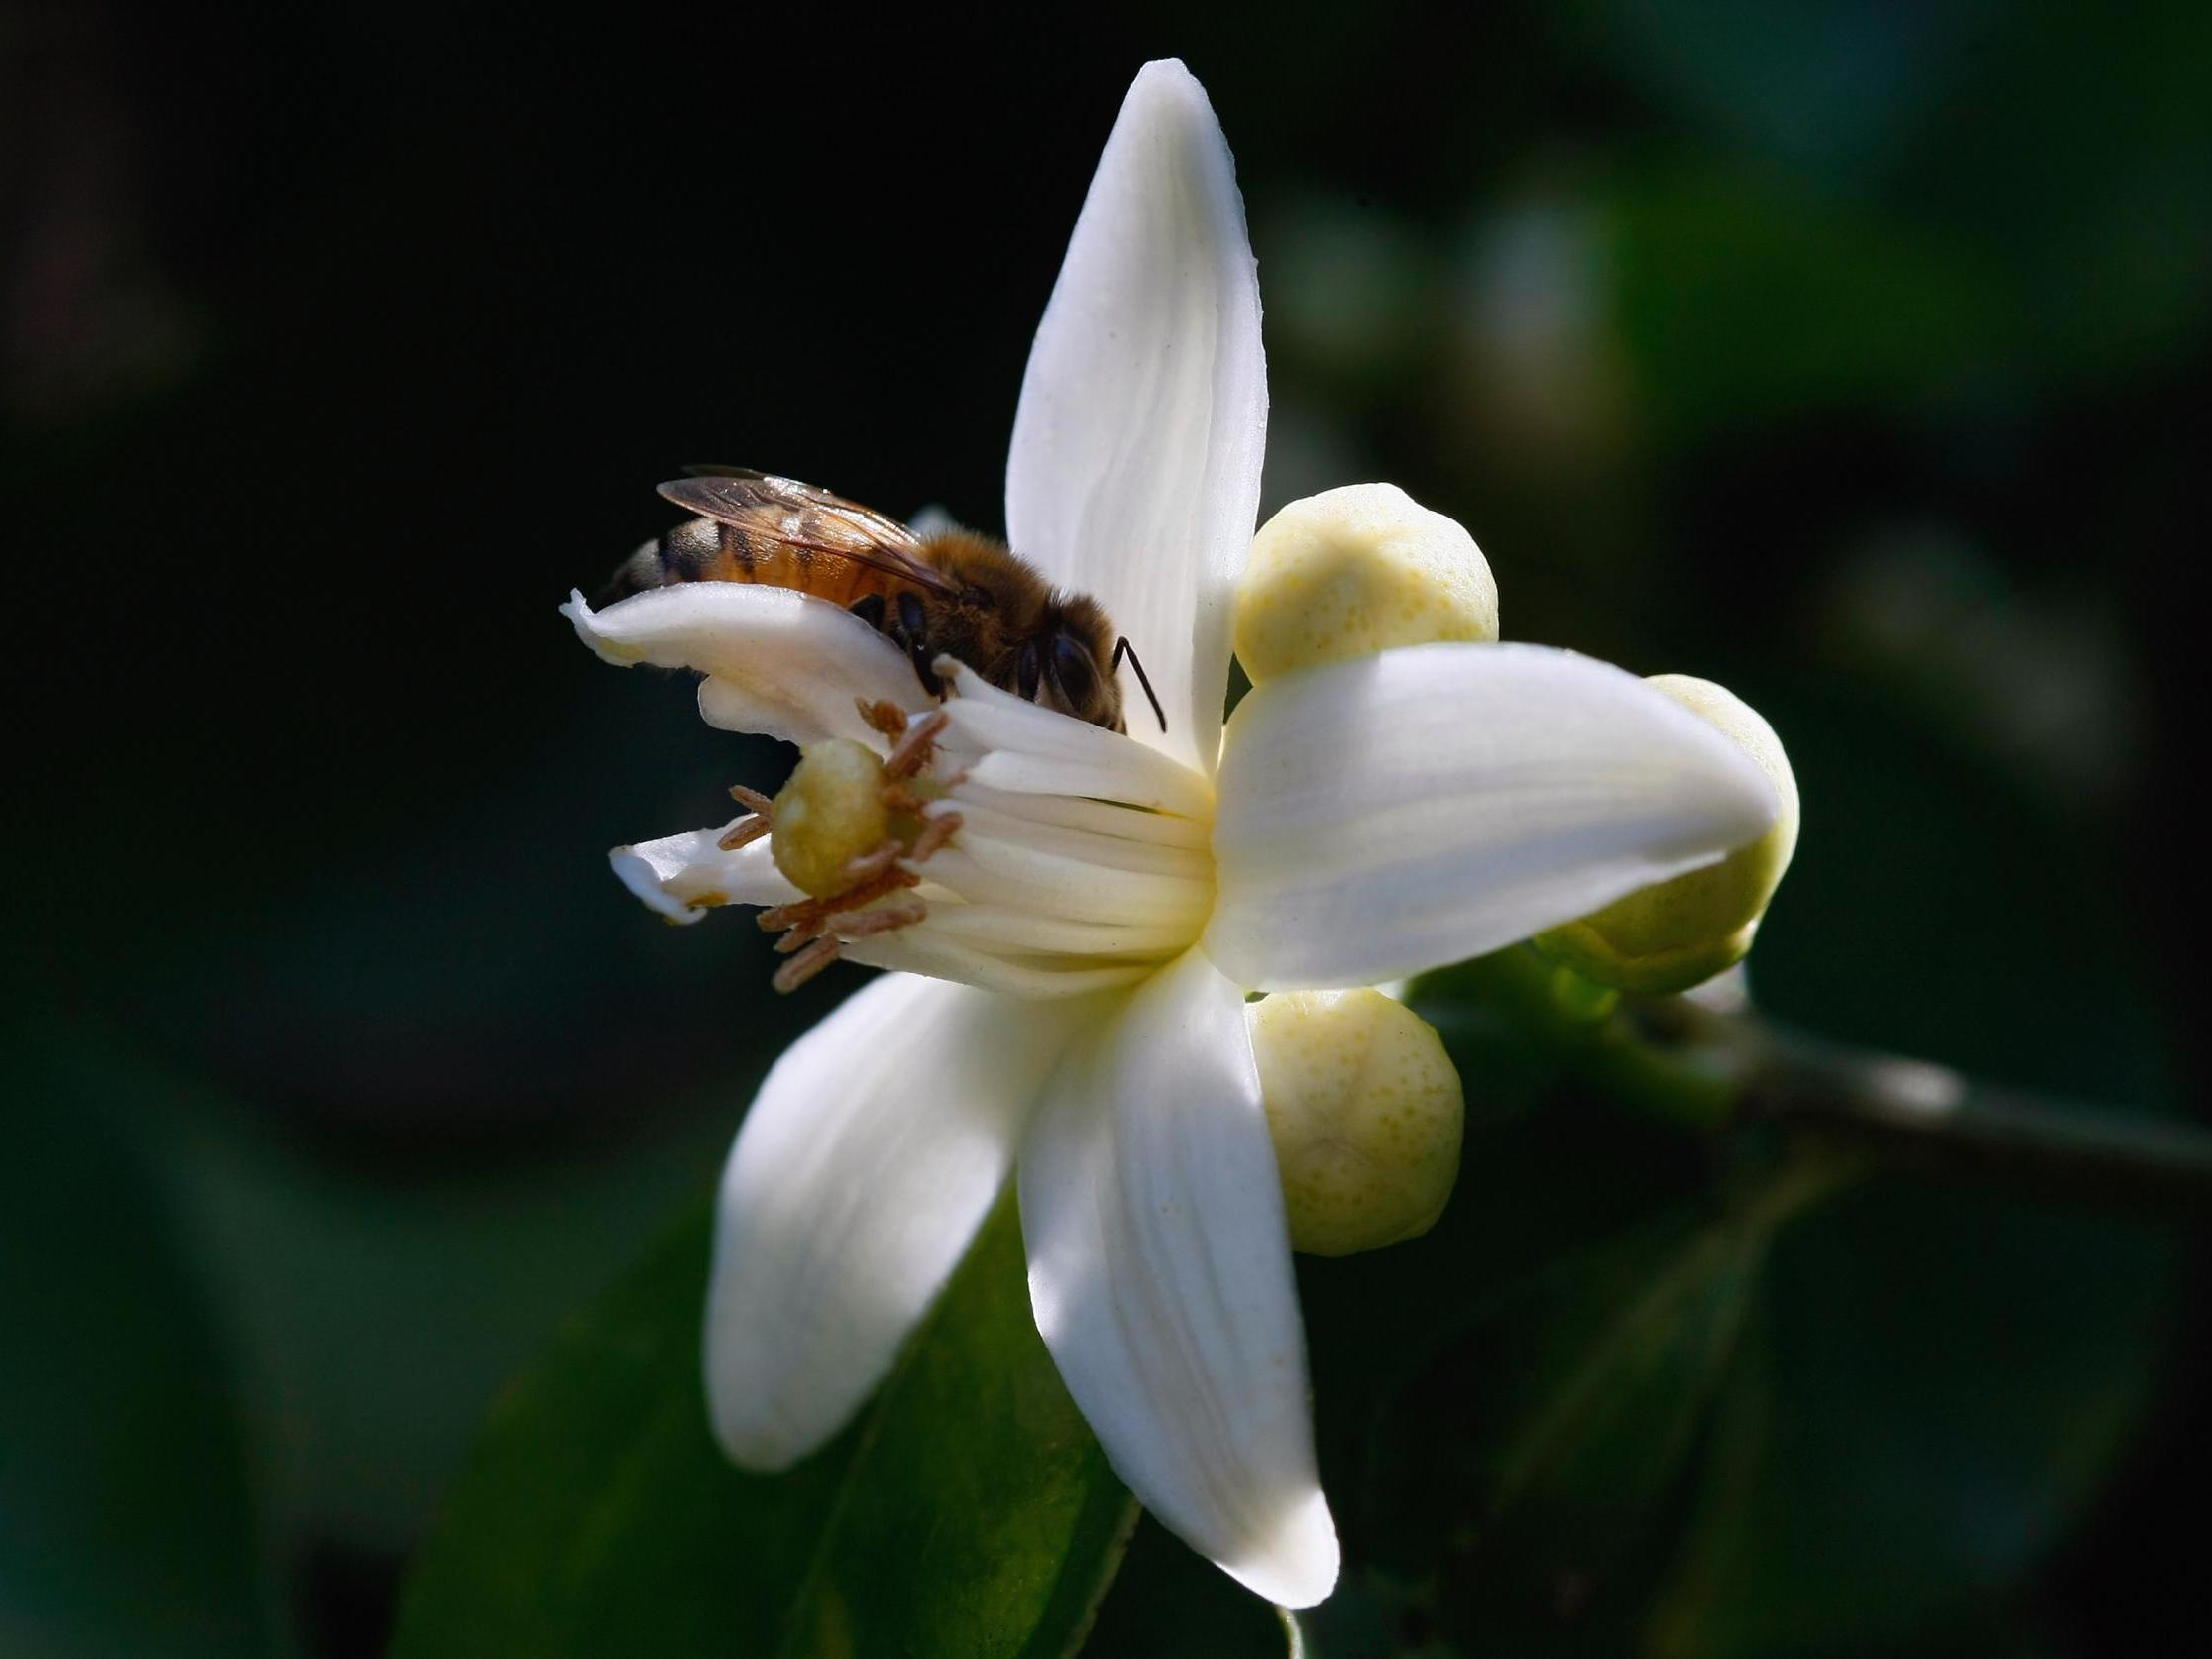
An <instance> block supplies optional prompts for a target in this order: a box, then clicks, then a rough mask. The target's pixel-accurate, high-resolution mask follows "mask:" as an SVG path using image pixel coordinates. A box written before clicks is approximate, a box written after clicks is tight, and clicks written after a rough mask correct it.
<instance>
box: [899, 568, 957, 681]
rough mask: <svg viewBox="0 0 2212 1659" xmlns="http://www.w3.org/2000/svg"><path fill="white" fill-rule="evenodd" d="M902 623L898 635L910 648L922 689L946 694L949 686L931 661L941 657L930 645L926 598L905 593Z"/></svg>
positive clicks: (909, 655)
mask: <svg viewBox="0 0 2212 1659" xmlns="http://www.w3.org/2000/svg"><path fill="white" fill-rule="evenodd" d="M898 611H899V626H898V629H897V631H896V633H895V634H894V637H895V638H896V639H897V640H898V642H899V643H900V644H901V645H903V646H905V647H906V657H907V661H908V662H910V663H912V664H913V665H914V676H915V678H916V679H918V680H920V681H921V682H922V690H924V691H925V692H927V693H929V694H930V696H932V697H943V696H944V695H945V688H944V686H943V685H942V684H941V683H940V682H939V680H938V678H937V671H936V670H935V669H933V668H931V667H930V664H932V663H933V662H935V661H936V660H937V652H936V651H935V650H934V649H933V648H932V647H931V645H930V637H929V619H928V617H927V615H925V613H924V612H923V610H922V601H921V599H920V598H919V597H917V596H916V595H914V594H912V593H902V594H900V595H899V602H898Z"/></svg>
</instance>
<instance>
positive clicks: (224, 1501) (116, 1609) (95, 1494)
mask: <svg viewBox="0 0 2212 1659" xmlns="http://www.w3.org/2000/svg"><path fill="white" fill-rule="evenodd" d="M134 1087H135V1088H138V1089H141V1090H142V1088H143V1085H142V1083H139V1082H137V1081H136V1080H135V1079H133V1078H132V1077H131V1076H130V1075H129V1074H126V1073H123V1072H121V1071H119V1070H117V1071H114V1072H112V1073H111V1072H110V1071H109V1070H108V1069H107V1068H105V1067H99V1066H92V1067H81V1066H78V1065H75V1064H67V1063H50V1062H49V1061H48V1060H47V1059H46V1058H45V1056H43V1055H41V1056H40V1057H38V1058H36V1059H33V1060H32V1061H31V1062H30V1063H29V1064H26V1065H11V1066H9V1067H8V1069H7V1073H6V1075H5V1078H4V1087H0V1092H4V1093H5V1095H6V1096H7V1098H8V1103H9V1104H8V1109H7V1111H6V1112H5V1113H0V1329H5V1331H6V1333H7V1338H6V1341H5V1342H4V1343H0V1419H4V1420H5V1421H6V1423H7V1424H8V1432H7V1440H6V1445H5V1449H4V1450H0V1652H5V1653H7V1654H9V1655H10V1656H11V1659H107V1656H109V1655H113V1654H123V1653H127V1654H133V1655H142V1656H144V1659H203V1656H204V1659H218V1656H220V1659H236V1656H238V1655H242V1654H253V1653H263V1652H268V1651H271V1649H272V1648H273V1646H274V1641H273V1637H272V1621H271V1620H270V1618H269V1617H268V1608H267V1607H266V1606H265V1604H264V1601H263V1591H262V1579H261V1560H260V1555H261V1546H260V1540H259V1538H258V1532H257V1525H256V1518H255V1514H254V1509H253V1504H252V1499H251V1494H250V1492H249V1488H248V1483H247V1480H246V1475H245V1460H244V1456H243V1450H242V1447H241V1444H240V1436H239V1432H238V1422H237V1417H236V1412H235V1408H234V1402H233V1398H232V1391H231V1386H230V1377H229V1375H228V1373H227V1370H226V1368H225V1366H224V1364H223V1363H222V1356H221V1354H220V1353H219V1351H218V1349H217V1348H216V1345H215V1344H214V1342H213V1341H212V1340H211V1336H210V1328H209V1322H208V1319H207V1315H206V1310H205V1308H204V1307H203V1305H202V1300H201V1296H200V1292H199V1287H198V1285H197V1284H196V1283H194V1282H193V1280H192V1277H191V1275H190V1274H189V1272H188V1271H187V1269H186V1266H185V1261H184V1256H183V1252H182V1251H181V1250H180V1249H179V1248H178V1241H177V1236H176V1232H175V1230H174V1228H173V1227H172V1225H171V1219H170V1216H169V1215H168V1213H167V1207H166V1205H165V1204H164V1203H163V1201H162V1194H161V1192H160V1189H159V1187H158V1185H157V1183H156V1182H155V1180H154V1179H153V1177H152V1173H151V1170H150V1168H149V1166H148V1161H147V1159H148V1154H149V1145H148V1142H147V1141H146V1140H145V1138H144V1137H143V1136H141V1135H139V1134H138V1133H136V1126H137V1120H136V1118H135V1117H134V1116H133V1114H132V1108H134V1107H135V1106H137V1105H140V1104H142V1103H141V1102H138V1101H134V1100H131V1099H129V1098H128V1093H127V1092H128V1091H129V1090H131V1089H132V1088H134Z"/></svg>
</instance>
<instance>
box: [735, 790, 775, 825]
mask: <svg viewBox="0 0 2212 1659" xmlns="http://www.w3.org/2000/svg"><path fill="white" fill-rule="evenodd" d="M730 798H731V799H732V800H734V801H736V802H737V803H738V804H739V805H740V806H742V807H744V808H745V809H746V810H747V811H749V812H752V813H754V814H755V815H756V816H757V817H759V818H760V819H761V821H762V822H763V823H766V822H768V821H769V819H770V818H772V817H773V816H774V811H775V803H774V801H772V800H770V799H769V798H768V796H766V795H764V794H762V793H761V791H760V790H758V789H748V788H747V787H746V786H745V785H744V784H742V783H733V784H731V785H730Z"/></svg>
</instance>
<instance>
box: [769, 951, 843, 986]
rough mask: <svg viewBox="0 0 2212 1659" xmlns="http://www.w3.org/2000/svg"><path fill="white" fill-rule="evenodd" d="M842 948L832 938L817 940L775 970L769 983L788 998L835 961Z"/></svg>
mask: <svg viewBox="0 0 2212 1659" xmlns="http://www.w3.org/2000/svg"><path fill="white" fill-rule="evenodd" d="M843 948H844V947H843V946H842V945H840V944H839V943H838V942H837V941H836V940H835V939H833V938H818V939H816V940H814V942H813V943H812V944H809V945H808V946H807V947H806V948H805V949H803V950H801V951H800V952H799V953H798V954H797V955H795V956H793V957H792V958H791V959H790V960H789V961H787V962H785V963H784V964H783V965H782V966H781V967H779V968H777V969H776V970H775V977H774V979H772V980H770V981H769V983H770V984H772V985H774V987H775V988H776V989H777V990H778V991H781V992H782V993H783V994H784V995H785V996H788V995H790V993H791V992H793V991H795V990H797V989H798V988H799V986H801V985H803V984H805V983H806V981H807V980H809V979H811V978H813V977H814V975H815V974H817V973H819V972H821V971H822V970H823V969H824V968H826V967H827V966H829V964H830V963H831V962H833V961H835V960H836V959H837V955H838V952H839V951H840V950H842V949H843Z"/></svg>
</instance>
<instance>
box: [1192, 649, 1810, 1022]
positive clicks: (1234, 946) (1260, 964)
mask: <svg viewBox="0 0 2212 1659" xmlns="http://www.w3.org/2000/svg"><path fill="white" fill-rule="evenodd" d="M1219 787H1220V809H1219V813H1218V815H1217V819H1216V821H1215V826H1214V850H1215V856H1216V858H1217V861H1218V868H1217V872H1216V874H1217V881H1218V883H1219V894H1218V898H1217V903H1216V908H1215V912H1214V917H1213V921H1212V923H1211V924H1210V925H1209V927H1208V930H1207V934H1206V948H1207V951H1208V952H1209V953H1210V954H1211V955H1212V956H1213V958H1214V960H1215V961H1216V962H1217V963H1218V964H1219V966H1220V968H1221V970H1222V971H1223V972H1224V973H1227V974H1229V975H1230V976H1231V977H1232V978H1234V979H1236V980H1237V981H1238V982H1239V983H1241V984H1245V985H1249V986H1253V987H1255V988H1261V989H1293V988H1303V987H1329V986H1341V985H1360V984H1372V983H1375V982H1377V981H1380V980H1384V979H1393V978H1398V977H1400V976H1403V975H1405V974H1409V973H1416V972H1419V971H1421V970H1422V969H1424V968H1430V967H1436V966H1438V965H1440V964H1442V963H1445V962H1451V961H1459V960H1462V959H1464V958H1466V957H1468V956H1473V955H1477V954H1479V953H1481V952H1482V951H1485V950H1493V949H1497V948H1499V947H1500V946H1503V945H1506V944H1510V943H1512V942H1514V941H1515V940H1517V939H1522V938H1526V937H1527V936H1528V935H1529V934H1531V933H1536V932H1538V931H1539V930H1541V929H1544V928H1549V927H1553V926H1555V925H1557V924H1559V923H1562V922H1566V921H1570V920H1572V919H1573V918H1575V917H1578V916H1583V915H1586V914H1588V913H1589V912H1590V911H1593V910H1596V909H1597V908H1598V907H1599V906H1601V905H1605V904H1609V903H1611V902H1612V901H1613V900H1615V899H1618V898H1620V897H1621V896H1622V895H1623V894H1626V893H1632V892H1634V891H1635V890H1636V889H1638V888H1641V887H1646V886H1649V885H1650V884H1651V883H1653V882H1657V881H1662V880H1664V879H1665V878H1667V877H1669V876H1673V875H1678V874H1680V873H1681V872H1682V871H1684V870H1692V869H1695V868H1697V867H1698V866H1699V865H1703V864H1709V863H1711V862H1713V861H1714V860H1715V859H1718V858H1720V857H1721V856H1722V855H1723V854H1725V853H1727V852H1728V851H1729V850H1730V849H1732V848H1735V847H1740V846H1742V845H1744V844H1745V843H1746V842H1749V841H1755V840H1757V839H1758V837H1759V836H1761V835H1763V834H1764V833H1766V830H1767V828H1768V826H1769V825H1770V824H1772V822H1773V821H1774V813H1775V798H1774V790H1773V787H1772V786H1771V785H1770V784H1769V783H1768V782H1767V780H1766V777H1765V776H1764V774H1762V773H1761V772H1760V770H1759V768H1758V766H1757V765H1756V764H1754V763H1753V762H1752V761H1751V760H1750V759H1749V758H1748V757H1747V756H1745V755H1744V753H1743V752H1742V751H1741V750H1740V749H1738V748H1737V747H1736V746H1735V745H1734V744H1733V743H1731V742H1730V741H1729V740H1728V739H1727V738H1726V737H1724V736H1722V735H1721V734H1720V733H1719V732H1718V731H1716V730H1715V729H1713V727H1711V726H1708V725H1706V724H1705V723H1704V722H1703V721H1700V720H1698V719H1697V718H1696V717H1695V716H1694V715H1691V714H1689V713H1688V712H1687V711H1685V710H1683V709H1681V708H1680V707H1678V706H1677V705H1676V704H1674V703H1673V702H1672V701H1671V700H1670V699H1668V698H1666V697H1665V696H1663V695H1662V694H1660V693H1659V692H1657V691H1655V690H1653V689H1652V688H1651V687H1650V686H1647V685H1646V684H1645V683H1644V682H1643V681H1641V680H1639V679H1637V678H1636V677H1635V676H1634V675H1631V674H1626V673H1623V672H1622V671H1621V670H1620V669H1617V668H1612V667H1609V666H1607V665H1606V664H1603V663H1599V662H1594V661H1592V660H1591V659H1589V658H1587V657H1578V656H1576V655H1574V654H1573V653H1571V652H1566V651H1555V650H1550V649H1547V648H1545V647H1542V646H1534V645H1419V646H1406V647H1401V648H1399V649H1396V650H1390V651H1384V652H1380V653H1378V654H1376V655H1374V656H1371V657H1364V658H1357V659H1353V660H1351V661H1347V662H1341V663H1332V664H1330V665H1328V666H1327V667H1323V668H1316V669H1308V670H1305V671H1303V672H1300V673H1297V674H1291V675H1286V676H1284V677H1283V678H1281V679H1279V680H1273V681H1270V682H1268V683H1267V684H1266V685H1264V686H1261V687H1259V688H1257V689H1256V690H1254V691H1253V692H1252V694H1251V695H1250V696H1249V697H1247V698H1246V699H1245V700H1244V702H1243V703H1242V704H1240V705H1239V706H1238V708H1237V711H1236V718H1235V720H1234V721H1233V722H1232V723H1231V724H1230V728H1229V731H1228V734H1227V741H1226V743H1225V744H1224V747H1223V753H1222V765H1221V775H1220V779H1219Z"/></svg>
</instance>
